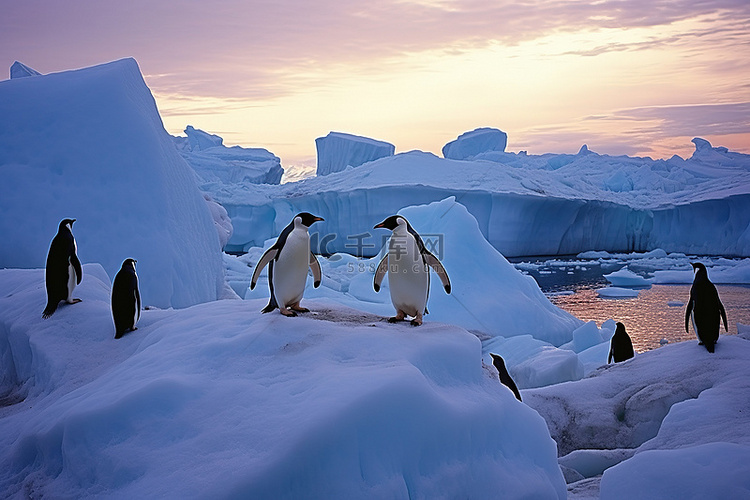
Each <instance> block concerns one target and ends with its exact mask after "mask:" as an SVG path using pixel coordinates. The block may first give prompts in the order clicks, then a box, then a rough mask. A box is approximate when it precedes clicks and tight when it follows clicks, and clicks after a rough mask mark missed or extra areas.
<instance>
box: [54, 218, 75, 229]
mask: <svg viewBox="0 0 750 500" xmlns="http://www.w3.org/2000/svg"><path fill="white" fill-rule="evenodd" d="M75 221H76V220H75V219H63V220H61V221H60V225H59V226H58V227H57V229H58V230H60V229H62V228H64V227H67V228H68V229H73V223H74V222H75Z"/></svg>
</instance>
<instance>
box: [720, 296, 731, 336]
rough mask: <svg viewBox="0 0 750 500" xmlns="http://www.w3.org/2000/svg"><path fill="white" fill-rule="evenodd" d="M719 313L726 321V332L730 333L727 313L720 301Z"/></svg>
mask: <svg viewBox="0 0 750 500" xmlns="http://www.w3.org/2000/svg"><path fill="white" fill-rule="evenodd" d="M719 312H720V313H721V319H723V320H724V331H725V332H728V331H729V328H727V312H726V311H725V310H724V304H722V303H721V301H719Z"/></svg>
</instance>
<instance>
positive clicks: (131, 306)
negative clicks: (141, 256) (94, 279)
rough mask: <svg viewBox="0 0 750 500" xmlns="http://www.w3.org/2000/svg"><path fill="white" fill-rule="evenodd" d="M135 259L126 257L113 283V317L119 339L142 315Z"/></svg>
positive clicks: (134, 327)
mask: <svg viewBox="0 0 750 500" xmlns="http://www.w3.org/2000/svg"><path fill="white" fill-rule="evenodd" d="M136 262H137V261H136V260H135V259H125V260H124V261H123V263H122V267H121V268H120V270H119V271H118V272H117V275H116V276H115V281H114V283H112V319H114V320H115V338H116V339H119V338H120V337H122V336H123V335H124V334H125V333H127V332H132V331H133V330H137V329H138V328H137V327H136V326H135V324H136V323H138V319H139V318H140V317H141V294H140V292H139V291H138V275H137V274H135V263H136Z"/></svg>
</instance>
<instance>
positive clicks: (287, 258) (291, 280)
mask: <svg viewBox="0 0 750 500" xmlns="http://www.w3.org/2000/svg"><path fill="white" fill-rule="evenodd" d="M309 265H310V236H309V235H308V234H307V231H303V230H298V229H295V230H293V231H292V232H291V233H289V236H288V237H287V239H286V242H285V243H284V248H282V249H281V252H280V253H279V260H277V261H276V262H275V263H274V266H273V291H274V296H275V297H276V302H277V303H278V304H279V306H280V307H284V308H286V307H289V306H290V305H292V304H296V303H297V302H299V301H300V300H302V294H303V293H304V291H305V283H306V282H307V268H308V267H309Z"/></svg>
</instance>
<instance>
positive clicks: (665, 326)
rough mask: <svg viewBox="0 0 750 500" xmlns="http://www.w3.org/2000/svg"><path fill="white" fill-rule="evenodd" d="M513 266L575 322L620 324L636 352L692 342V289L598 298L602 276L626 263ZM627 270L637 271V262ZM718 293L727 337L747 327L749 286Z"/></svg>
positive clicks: (542, 262) (657, 289) (551, 262)
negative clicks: (687, 318) (688, 314)
mask: <svg viewBox="0 0 750 500" xmlns="http://www.w3.org/2000/svg"><path fill="white" fill-rule="evenodd" d="M514 265H515V266H516V267H517V268H518V269H520V270H522V271H524V272H526V273H528V274H530V275H531V276H533V277H534V279H536V281H537V283H538V284H539V287H540V288H541V289H542V291H543V292H545V293H546V294H548V296H549V297H550V300H551V301H552V303H554V304H555V305H556V306H558V307H560V308H561V309H564V310H566V311H568V312H570V313H571V314H573V315H574V316H576V317H577V318H579V319H582V320H584V321H595V322H596V324H597V325H598V326H601V324H602V323H603V322H604V321H606V320H608V319H614V320H615V321H622V322H623V323H624V324H625V327H626V328H627V331H628V334H629V335H630V337H631V338H632V340H633V347H634V348H635V350H636V351H638V352H643V351H647V350H649V349H655V348H657V347H659V346H660V341H661V339H666V340H667V341H669V342H670V343H674V342H682V341H685V340H695V334H694V333H693V330H692V326H691V327H690V333H685V307H686V304H687V301H688V299H689V298H690V285H653V286H652V287H651V288H648V289H641V290H640V293H639V294H638V297H635V298H619V299H605V298H601V297H599V295H598V294H597V293H596V289H598V288H603V287H605V286H607V285H608V284H609V283H608V282H607V280H606V279H605V278H604V277H603V275H604V274H609V273H611V272H614V271H617V270H618V269H620V268H622V267H624V266H625V265H626V263H625V262H601V261H595V260H594V261H590V260H579V259H576V258H575V257H570V258H566V257H562V258H557V259H553V260H546V259H532V260H531V262H529V260H528V259H524V261H523V262H521V259H518V260H517V261H516V263H515V264H514ZM628 265H629V267H630V268H631V270H632V269H634V268H635V269H636V270H637V268H638V261H635V262H630V263H628ZM709 273H710V271H709ZM709 275H710V274H709ZM716 288H717V289H718V290H719V296H720V297H721V301H722V303H723V304H724V308H725V309H726V312H727V320H728V323H729V333H730V334H736V333H737V323H742V324H750V286H741V285H721V284H718V285H716ZM721 332H722V333H724V327H723V326H722V329H721ZM720 342H721V340H720Z"/></svg>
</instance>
